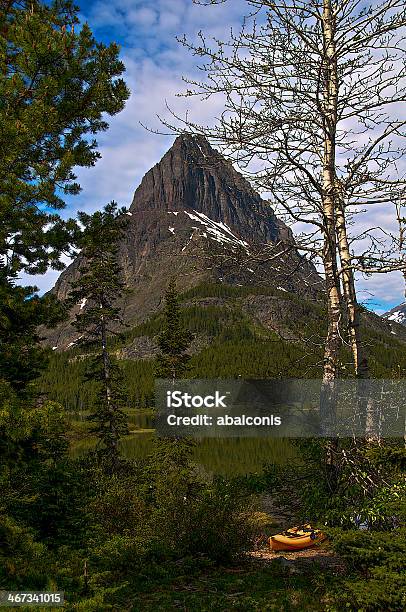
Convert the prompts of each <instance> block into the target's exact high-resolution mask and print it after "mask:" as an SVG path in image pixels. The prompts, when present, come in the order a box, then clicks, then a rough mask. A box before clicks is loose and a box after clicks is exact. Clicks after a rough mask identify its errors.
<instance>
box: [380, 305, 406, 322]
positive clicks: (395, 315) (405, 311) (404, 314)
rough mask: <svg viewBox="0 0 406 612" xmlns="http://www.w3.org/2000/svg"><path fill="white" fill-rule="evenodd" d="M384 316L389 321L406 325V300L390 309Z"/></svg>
mask: <svg viewBox="0 0 406 612" xmlns="http://www.w3.org/2000/svg"><path fill="white" fill-rule="evenodd" d="M383 316H384V318H385V319H387V320H388V321H391V322H392V321H394V322H395V323H399V324H400V325H405V326H406V302H403V304H399V306H395V308H392V310H389V311H388V312H386V313H385V314H384V315H383Z"/></svg>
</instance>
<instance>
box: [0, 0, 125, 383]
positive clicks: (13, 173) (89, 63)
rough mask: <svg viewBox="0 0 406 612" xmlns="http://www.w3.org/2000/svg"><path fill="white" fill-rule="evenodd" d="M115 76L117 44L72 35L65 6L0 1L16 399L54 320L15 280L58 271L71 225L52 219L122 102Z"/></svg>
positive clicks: (3, 209)
mask: <svg viewBox="0 0 406 612" xmlns="http://www.w3.org/2000/svg"><path fill="white" fill-rule="evenodd" d="M123 71H124V66H123V64H122V63H121V62H120V61H119V59H118V47H117V45H115V44H112V45H109V46H105V45H103V44H100V43H98V42H97V41H96V40H95V39H94V37H93V35H92V33H91V31H90V28H89V27H88V25H87V24H85V25H83V26H82V27H80V26H79V18H78V9H77V8H75V7H74V6H73V4H72V2H71V1H70V0H55V1H52V2H45V1H43V2H41V1H39V0H18V1H15V0H0V228H1V230H0V298H1V299H0V378H3V379H5V380H6V381H8V382H9V383H10V384H11V385H12V386H13V387H14V389H16V390H19V391H23V390H24V389H25V386H26V384H28V383H29V382H30V381H31V380H32V379H33V378H34V376H35V375H36V373H37V372H38V369H39V366H40V365H41V362H43V358H44V355H43V353H42V352H41V350H40V348H39V342H38V341H39V338H38V336H37V334H36V331H35V330H36V328H37V327H38V325H40V324H42V323H46V322H49V323H53V322H55V316H56V314H57V313H56V311H55V300H53V299H51V298H49V297H47V298H45V299H39V298H38V297H36V288H35V287H26V288H24V289H21V288H19V287H16V280H17V275H18V273H19V272H21V271H25V272H28V273H35V274H36V273H44V272H46V270H47V269H48V267H49V266H51V267H52V268H54V269H62V268H63V267H64V265H63V264H62V263H61V262H60V255H61V253H62V252H66V251H67V250H68V249H69V245H70V244H72V243H74V241H75V236H76V232H77V226H76V223H75V222H74V221H73V220H69V221H63V220H62V219H61V218H60V216H59V215H58V214H57V211H58V210H59V209H61V208H63V207H64V202H63V196H64V194H76V193H78V192H79V190H80V186H79V185H78V184H77V183H76V181H75V179H76V177H75V175H74V173H73V169H74V167H75V166H83V167H90V166H93V165H94V164H95V162H96V161H97V159H98V157H100V155H99V153H98V152H97V142H96V140H95V139H94V135H95V134H97V132H100V131H104V130H106V129H107V127H108V124H107V122H106V121H105V118H104V117H105V116H106V115H114V114H116V113H117V112H119V111H120V110H121V109H122V108H123V106H124V103H125V101H126V99H127V98H128V95H129V92H128V90H127V87H126V85H125V83H124V81H123V80H122V79H121V78H119V77H120V75H121V74H122V73H123ZM89 136H91V137H90V138H89ZM60 314H61V313H60Z"/></svg>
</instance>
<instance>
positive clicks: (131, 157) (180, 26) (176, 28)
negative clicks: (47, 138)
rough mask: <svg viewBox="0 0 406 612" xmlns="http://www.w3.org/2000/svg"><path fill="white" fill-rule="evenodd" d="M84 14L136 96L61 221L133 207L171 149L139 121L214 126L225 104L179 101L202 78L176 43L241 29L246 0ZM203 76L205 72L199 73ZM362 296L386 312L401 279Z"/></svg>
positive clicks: (144, 4) (95, 1) (111, 2)
mask: <svg viewBox="0 0 406 612" xmlns="http://www.w3.org/2000/svg"><path fill="white" fill-rule="evenodd" d="M76 4H77V5H78V6H79V7H80V10H81V17H82V19H83V20H86V21H88V23H89V24H90V27H91V28H92V30H93V32H94V34H95V36H96V38H97V39H98V40H102V41H103V42H106V43H108V42H110V41H113V40H114V41H116V42H118V43H119V44H120V45H121V47H122V50H121V57H122V59H123V61H124V63H125V65H126V68H127V70H126V74H125V79H126V81H127V83H128V85H129V87H130V89H131V92H132V93H131V98H130V100H129V101H128V103H127V106H126V108H125V110H124V111H123V112H122V113H120V114H119V115H117V116H116V117H114V118H112V119H111V121H110V129H109V130H108V131H107V132H106V133H104V134H101V135H99V136H98V142H99V150H100V152H101V154H102V159H101V160H100V161H99V162H98V163H97V165H96V167H95V168H91V169H86V170H79V171H78V172H77V174H78V178H79V182H80V184H81V186H82V188H83V190H82V193H81V194H80V195H79V196H76V197H75V198H70V199H69V200H68V206H67V209H66V211H65V212H64V216H72V215H74V214H75V213H76V211H77V210H86V211H88V212H90V211H93V210H96V209H98V208H100V207H102V206H103V205H104V204H106V203H107V202H109V201H110V200H112V199H114V200H116V201H117V202H118V203H119V205H123V206H128V205H129V204H130V202H131V199H132V194H133V192H134V190H135V188H136V187H137V186H138V184H139V182H140V180H141V178H142V176H143V175H144V174H145V172H146V171H147V170H148V169H149V168H150V167H151V166H152V165H154V164H155V163H156V162H158V161H159V159H160V158H161V157H162V155H163V154H164V153H165V151H166V150H167V149H168V148H169V147H170V145H171V143H172V141H173V137H172V136H159V135H154V134H151V133H150V132H148V131H146V130H145V129H144V128H143V127H142V126H141V125H140V123H143V124H146V125H148V126H150V127H151V128H158V129H159V128H160V127H161V126H160V123H159V120H158V119H157V114H160V115H163V116H165V115H167V111H166V107H165V103H166V101H167V102H168V103H169V105H170V106H171V107H172V108H174V109H176V111H177V112H180V113H181V114H183V113H184V112H185V111H186V110H189V111H190V113H191V117H192V118H195V119H198V121H199V123H207V124H213V123H214V121H215V117H216V116H218V115H219V114H220V112H221V100H220V99H218V100H211V101H210V102H204V103H202V102H201V101H200V100H198V99H196V98H188V99H184V98H177V97H176V94H177V93H179V92H180V91H182V90H183V89H184V85H183V83H182V80H181V77H182V75H184V76H189V77H190V76H192V77H193V76H196V75H197V72H198V71H197V68H196V64H197V60H196V58H195V57H193V56H192V55H191V54H189V53H188V52H187V51H186V50H185V49H184V48H183V47H182V46H181V45H179V44H178V43H177V41H176V39H175V36H176V35H178V36H181V35H183V34H186V35H187V36H188V37H189V38H192V39H193V38H196V37H197V34H198V32H199V30H202V31H203V32H204V33H205V34H207V35H208V37H210V36H214V37H218V38H221V39H225V38H228V35H229V32H230V28H234V29H238V28H239V25H240V24H241V21H242V17H243V15H244V13H245V11H246V9H247V4H246V2H245V0H229V2H227V3H226V4H223V5H221V6H209V7H204V6H199V5H196V4H194V3H193V1H192V0H154V1H152V0H76ZM200 76H201V73H200ZM57 276H58V274H57V273H55V272H49V273H48V274H46V275H44V276H42V277H34V278H33V277H26V276H25V277H24V278H22V279H21V280H22V281H23V282H26V283H29V284H33V283H35V284H36V285H37V286H38V287H39V288H40V290H41V291H44V290H47V289H49V288H50V287H51V286H52V285H53V284H54V282H55V280H56V278H57ZM359 288H360V289H361V290H362V293H361V294H360V295H361V299H364V300H365V299H367V300H370V299H371V298H372V301H371V302H370V307H372V306H373V304H374V303H375V308H376V309H377V310H378V311H384V310H387V309H388V308H390V307H392V306H394V305H396V304H398V303H400V302H402V301H403V299H404V298H403V285H402V279H401V276H400V274H391V275H386V276H385V279H383V278H382V277H379V276H376V277H374V278H373V279H369V280H362V281H360V283H359Z"/></svg>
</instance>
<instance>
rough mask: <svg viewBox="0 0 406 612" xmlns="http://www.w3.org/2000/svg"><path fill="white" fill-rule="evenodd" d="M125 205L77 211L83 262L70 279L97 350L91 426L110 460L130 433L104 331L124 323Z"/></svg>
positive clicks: (87, 337)
mask: <svg viewBox="0 0 406 612" xmlns="http://www.w3.org/2000/svg"><path fill="white" fill-rule="evenodd" d="M124 213H125V209H121V210H117V204H116V203H115V202H111V203H110V204H108V205H107V206H106V207H105V208H104V209H103V210H102V211H99V212H96V213H94V214H93V215H88V214H86V213H79V215H78V217H79V221H80V222H81V224H82V225H83V228H84V229H83V234H82V238H81V241H80V244H81V246H82V264H81V269H80V272H81V274H80V277H79V279H78V280H77V281H76V282H75V283H74V284H73V286H72V291H71V293H70V298H69V301H70V303H71V304H77V303H78V302H80V303H81V304H82V305H83V307H82V309H81V310H80V312H79V314H77V315H76V321H75V322H74V325H75V327H76V329H77V330H78V331H79V332H80V333H81V335H82V336H81V342H82V343H83V342H87V343H95V344H96V347H98V348H97V354H96V356H95V357H94V359H93V365H92V368H91V369H90V370H89V372H88V374H87V376H88V377H89V378H90V379H91V380H96V381H98V383H99V389H98V394H97V398H96V403H95V406H94V412H93V414H91V415H90V417H89V418H90V419H91V420H92V421H94V422H95V423H96V425H95V427H94V429H93V431H94V433H96V434H97V436H98V438H99V441H100V443H101V444H100V451H101V453H102V454H103V455H105V457H106V459H107V460H108V461H109V462H110V463H111V464H112V465H114V464H116V463H117V461H118V459H119V449H118V443H119V440H120V437H121V436H123V435H125V434H126V433H128V425H127V418H126V415H125V413H124V411H123V409H122V408H123V406H124V396H123V392H122V376H121V371H120V368H119V366H118V364H117V363H115V361H114V359H113V358H112V355H111V354H110V352H109V348H108V336H109V334H111V333H115V328H116V327H117V324H120V323H122V321H121V317H120V309H119V308H117V307H115V306H114V303H115V302H116V300H117V298H119V297H120V296H121V295H122V293H123V292H124V290H125V284H124V282H123V280H122V278H121V271H120V267H119V263H118V257H117V256H118V242H119V240H120V238H121V237H122V235H123V231H124V227H125V225H126V222H125V217H124Z"/></svg>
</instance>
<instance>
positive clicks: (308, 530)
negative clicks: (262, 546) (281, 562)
mask: <svg viewBox="0 0 406 612" xmlns="http://www.w3.org/2000/svg"><path fill="white" fill-rule="evenodd" d="M325 539H326V536H325V535H324V534H323V533H322V532H321V531H320V529H313V528H312V527H311V526H310V525H302V526H300V527H291V529H287V530H286V531H284V532H283V533H278V534H277V535H274V536H271V537H270V538H269V545H270V547H271V549H272V550H302V549H304V548H310V547H311V546H314V545H315V544H318V543H319V542H322V541H323V540H325Z"/></svg>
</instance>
